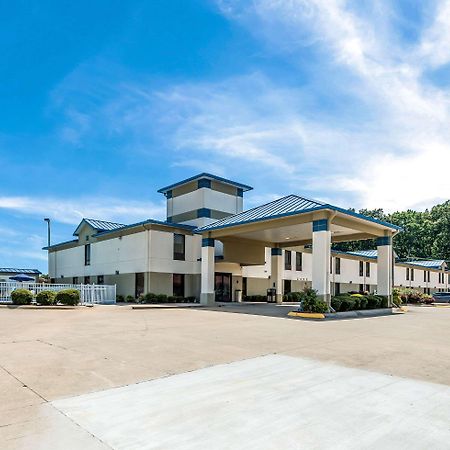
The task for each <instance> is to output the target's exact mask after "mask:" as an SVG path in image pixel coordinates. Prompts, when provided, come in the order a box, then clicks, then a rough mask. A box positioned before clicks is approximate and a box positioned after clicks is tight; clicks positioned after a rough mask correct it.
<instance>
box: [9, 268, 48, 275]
mask: <svg viewBox="0 0 450 450" xmlns="http://www.w3.org/2000/svg"><path fill="white" fill-rule="evenodd" d="M0 273H24V274H27V275H28V274H34V275H39V274H41V273H42V272H41V271H40V270H37V269H15V268H12V267H0Z"/></svg>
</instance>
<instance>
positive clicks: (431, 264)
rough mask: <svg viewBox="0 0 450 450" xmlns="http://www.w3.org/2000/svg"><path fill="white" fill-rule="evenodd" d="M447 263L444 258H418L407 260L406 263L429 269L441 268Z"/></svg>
mask: <svg viewBox="0 0 450 450" xmlns="http://www.w3.org/2000/svg"><path fill="white" fill-rule="evenodd" d="M444 263H445V261H444V260H443V259H434V260H428V261H425V260H417V261H405V262H404V264H411V265H413V266H420V267H427V268H429V269H440V268H441V267H442V265H443V264H444Z"/></svg>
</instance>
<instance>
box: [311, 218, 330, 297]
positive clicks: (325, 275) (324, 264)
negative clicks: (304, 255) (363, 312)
mask: <svg viewBox="0 0 450 450" xmlns="http://www.w3.org/2000/svg"><path fill="white" fill-rule="evenodd" d="M330 260H331V231H330V226H329V220H328V219H320V220H314V221H313V233H312V288H313V289H315V290H316V291H317V295H318V296H319V298H321V299H322V300H323V301H325V302H327V304H328V305H329V304H330V302H331V283H330V264H331V262H330Z"/></svg>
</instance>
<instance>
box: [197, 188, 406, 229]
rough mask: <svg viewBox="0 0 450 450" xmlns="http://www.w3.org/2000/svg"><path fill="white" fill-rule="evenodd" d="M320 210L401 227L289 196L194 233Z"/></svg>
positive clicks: (303, 198)
mask: <svg viewBox="0 0 450 450" xmlns="http://www.w3.org/2000/svg"><path fill="white" fill-rule="evenodd" d="M322 209H328V210H330V209H331V210H333V211H338V212H342V213H344V214H348V215H350V216H353V217H357V218H360V219H364V220H368V221H370V222H374V223H378V224H380V225H384V226H386V227H389V228H392V229H394V230H401V227H398V226H396V225H393V224H391V223H388V222H383V221H381V220H377V219H374V218H372V217H367V216H364V215H362V214H358V213H356V212H354V211H351V210H348V209H343V208H339V207H337V206H333V205H330V204H328V203H323V202H320V201H317V200H311V199H308V198H305V197H300V196H299V195H295V194H291V195H287V196H286V197H282V198H279V199H278V200H274V201H272V202H270V203H266V204H265V205H261V206H257V207H256V208H252V209H249V210H247V211H244V212H241V213H239V214H234V215H232V216H228V217H225V218H224V219H220V220H217V221H216V222H213V223H211V224H208V225H205V226H203V227H200V228H197V229H196V230H195V231H196V232H199V233H201V232H204V231H210V230H217V229H220V228H227V227H232V226H236V225H243V224H246V223H252V222H259V221H262V220H267V219H276V218H280V217H286V216H291V215H296V214H302V213H307V212H312V211H319V210H322Z"/></svg>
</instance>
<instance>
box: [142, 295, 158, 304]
mask: <svg viewBox="0 0 450 450" xmlns="http://www.w3.org/2000/svg"><path fill="white" fill-rule="evenodd" d="M156 302H157V300H156V294H153V293H152V292H147V294H145V295H144V296H143V297H142V301H141V303H156Z"/></svg>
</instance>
